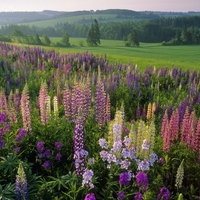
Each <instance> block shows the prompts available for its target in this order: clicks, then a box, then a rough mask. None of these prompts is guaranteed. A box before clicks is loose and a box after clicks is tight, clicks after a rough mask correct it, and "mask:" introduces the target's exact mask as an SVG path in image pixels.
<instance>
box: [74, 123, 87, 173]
mask: <svg viewBox="0 0 200 200" xmlns="http://www.w3.org/2000/svg"><path fill="white" fill-rule="evenodd" d="M86 156H87V152H86V151H85V146H84V126H83V124H81V123H78V124H76V126H75V128H74V164H75V170H76V175H77V176H80V175H82V174H83V173H84V171H85V168H86V161H85V158H86Z"/></svg>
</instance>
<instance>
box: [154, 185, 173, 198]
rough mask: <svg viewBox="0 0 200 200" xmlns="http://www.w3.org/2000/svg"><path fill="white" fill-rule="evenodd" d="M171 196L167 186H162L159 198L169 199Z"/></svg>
mask: <svg viewBox="0 0 200 200" xmlns="http://www.w3.org/2000/svg"><path fill="white" fill-rule="evenodd" d="M169 197H170V192H169V190H168V189H167V188H166V187H162V188H161V189H160V193H159V194H158V196H157V200H160V199H163V200H168V199H169Z"/></svg>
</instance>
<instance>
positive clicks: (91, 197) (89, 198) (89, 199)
mask: <svg viewBox="0 0 200 200" xmlns="http://www.w3.org/2000/svg"><path fill="white" fill-rule="evenodd" d="M84 200H96V198H95V195H94V193H90V194H87V195H86V196H85V198H84Z"/></svg>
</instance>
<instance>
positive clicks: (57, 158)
mask: <svg viewBox="0 0 200 200" xmlns="http://www.w3.org/2000/svg"><path fill="white" fill-rule="evenodd" d="M61 157H62V155H61V153H60V152H58V153H57V154H56V157H55V160H60V159H61Z"/></svg>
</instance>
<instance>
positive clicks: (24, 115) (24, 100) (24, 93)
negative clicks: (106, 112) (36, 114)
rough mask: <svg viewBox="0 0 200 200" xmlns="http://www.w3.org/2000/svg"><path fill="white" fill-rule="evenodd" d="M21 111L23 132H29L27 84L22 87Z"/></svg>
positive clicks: (29, 116)
mask: <svg viewBox="0 0 200 200" xmlns="http://www.w3.org/2000/svg"><path fill="white" fill-rule="evenodd" d="M21 110H22V120H23V127H24V129H25V130H27V131H31V113H30V109H29V91H28V85H27V84H26V85H25V86H24V89H23V91H22V98H21Z"/></svg>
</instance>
